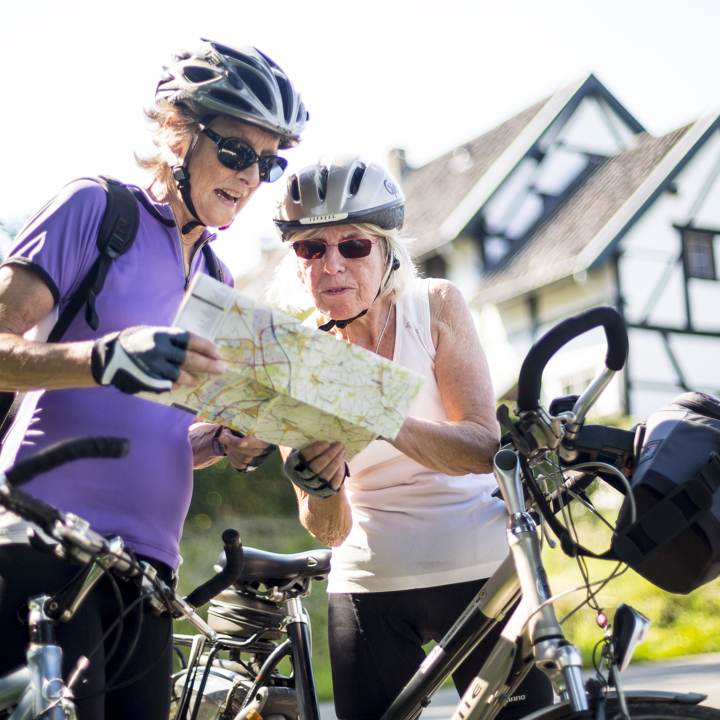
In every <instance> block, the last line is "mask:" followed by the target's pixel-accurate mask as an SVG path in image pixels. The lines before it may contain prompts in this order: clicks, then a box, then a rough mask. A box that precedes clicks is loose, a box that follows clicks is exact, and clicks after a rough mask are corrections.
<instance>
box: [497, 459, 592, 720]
mask: <svg viewBox="0 0 720 720" xmlns="http://www.w3.org/2000/svg"><path fill="white" fill-rule="evenodd" d="M494 466H495V476H496V478H497V480H498V484H499V485H500V489H501V490H502V493H503V497H504V498H505V503H506V504H507V506H508V512H509V514H510V517H509V519H508V526H507V536H508V543H509V544H510V552H511V553H512V557H513V560H514V561H515V570H516V572H517V574H518V579H519V581H520V588H521V591H522V596H523V601H522V603H521V607H522V606H523V605H524V606H525V607H526V608H527V610H528V613H529V615H528V619H527V621H526V622H525V623H524V625H527V629H528V634H529V637H530V641H531V644H532V646H533V648H534V654H535V664H536V665H537V666H538V667H539V668H540V669H541V670H542V671H543V672H544V673H545V674H546V675H547V676H548V677H549V678H550V681H551V682H552V684H553V688H554V689H555V692H556V693H557V694H558V695H559V696H560V697H561V699H563V700H569V701H570V703H571V706H572V709H573V711H575V712H580V711H583V710H587V709H588V702H587V697H586V695H585V688H584V684H583V679H582V672H581V668H582V657H581V655H580V651H579V650H578V649H577V648H576V647H575V646H574V645H572V644H571V643H569V642H568V641H567V640H565V636H564V634H563V631H562V628H561V627H560V623H559V622H558V619H557V616H556V614H555V609H554V608H553V606H552V605H543V603H545V602H546V601H547V600H549V599H550V597H551V593H550V585H549V583H548V579H547V574H546V572H545V568H544V566H543V563H542V558H541V555H540V536H539V534H538V530H537V525H536V524H535V521H534V520H533V519H532V517H530V515H529V514H528V513H526V512H525V501H524V496H523V489H522V481H521V479H520V466H519V463H518V458H517V455H515V453H513V452H511V451H510V450H501V451H500V452H498V453H497V454H496V455H495V463H494ZM516 614H517V615H518V616H519V613H516ZM507 630H508V628H506V631H507ZM518 634H520V633H518Z"/></svg>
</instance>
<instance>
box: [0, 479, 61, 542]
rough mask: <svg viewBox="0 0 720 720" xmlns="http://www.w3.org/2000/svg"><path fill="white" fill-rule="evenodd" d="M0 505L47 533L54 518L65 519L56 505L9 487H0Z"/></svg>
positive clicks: (53, 522) (53, 523)
mask: <svg viewBox="0 0 720 720" xmlns="http://www.w3.org/2000/svg"><path fill="white" fill-rule="evenodd" d="M0 505H3V506H4V507H6V508H7V509H8V510H10V512H13V513H15V514H16V515H18V516H19V517H21V518H23V519H24V520H29V521H30V522H33V523H35V524H36V525H37V526H39V527H41V528H42V529H43V530H45V531H46V532H47V533H50V532H51V530H52V527H53V525H55V521H56V520H60V521H63V520H64V519H65V516H64V515H63V513H62V512H60V510H58V509H57V508H56V507H53V506H52V505H48V504H47V503H45V502H43V501H42V500H38V499H37V498H35V497H33V496H32V495H28V494H27V493H25V492H23V491H22V490H16V489H15V488H11V487H4V488H2V489H0Z"/></svg>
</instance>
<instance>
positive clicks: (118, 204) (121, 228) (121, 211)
mask: <svg viewBox="0 0 720 720" xmlns="http://www.w3.org/2000/svg"><path fill="white" fill-rule="evenodd" d="M89 179H90V180H93V181H95V182H96V183H97V184H98V185H100V187H102V188H103V190H105V192H106V193H107V206H106V208H105V214H104V215H103V219H102V221H101V223H100V229H99V231H98V237H97V247H98V250H99V251H100V257H98V259H97V260H96V261H95V262H94V263H93V265H92V267H91V268H90V270H89V271H88V274H87V275H86V276H85V277H84V278H83V281H82V282H81V283H80V286H79V287H78V289H77V291H76V292H75V294H74V295H73V296H72V298H70V302H69V303H68V304H67V305H66V306H65V309H64V310H63V312H62V314H61V315H60V317H59V318H58V321H57V322H56V323H55V325H54V327H53V329H52V330H51V331H50V335H48V339H47V342H52V343H56V342H60V340H61V338H62V336H63V335H64V334H65V333H66V332H67V329H68V328H69V327H70V323H71V322H72V321H73V320H74V319H75V316H76V315H77V314H78V312H80V308H82V306H83V305H86V308H85V319H86V320H87V322H88V325H90V327H91V328H92V329H93V330H97V327H98V323H99V320H98V316H97V312H96V311H95V300H96V299H97V296H98V294H99V293H100V291H101V290H102V288H103V285H104V284H105V278H106V277H107V274H108V270H109V269H110V263H112V261H113V260H114V259H115V258H116V257H118V255H122V253H124V252H126V251H127V250H128V249H129V247H130V246H131V245H132V244H133V241H134V240H135V236H136V235H137V230H138V224H139V221H140V213H139V211H138V207H137V200H136V199H135V196H134V195H133V194H132V192H131V191H130V190H129V189H128V188H126V187H125V186H124V185H123V184H122V183H120V182H118V181H117V180H115V179H113V178H110V177H104V176H99V177H95V178H89ZM24 397H25V393H2V397H0V418H2V421H1V422H0V441H2V440H3V439H4V437H5V435H6V434H7V432H8V430H9V429H10V426H11V425H12V423H13V421H14V420H15V416H16V415H17V412H18V410H19V409H20V405H21V404H22V401H23V398H24Z"/></svg>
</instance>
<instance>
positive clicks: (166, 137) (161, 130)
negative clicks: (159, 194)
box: [135, 100, 210, 187]
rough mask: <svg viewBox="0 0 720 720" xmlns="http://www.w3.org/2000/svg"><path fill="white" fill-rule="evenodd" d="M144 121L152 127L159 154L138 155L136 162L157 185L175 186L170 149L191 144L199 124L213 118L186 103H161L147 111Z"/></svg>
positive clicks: (154, 142) (164, 101)
mask: <svg viewBox="0 0 720 720" xmlns="http://www.w3.org/2000/svg"><path fill="white" fill-rule="evenodd" d="M145 118H146V119H147V120H148V122H150V123H151V124H152V125H153V129H152V132H153V139H152V140H153V144H154V145H155V147H156V148H157V149H158V151H157V152H156V153H154V154H152V155H145V156H140V155H135V162H136V163H137V164H138V165H139V166H140V167H141V168H143V170H147V171H149V172H150V173H151V174H152V175H153V177H154V178H155V179H156V180H157V181H158V182H160V183H162V184H164V185H165V186H166V187H172V186H173V183H174V182H175V181H174V178H173V174H172V168H171V166H170V165H171V163H170V162H168V160H169V159H170V155H171V153H172V150H171V149H170V148H172V147H180V146H182V145H187V144H189V143H190V141H191V140H192V136H193V134H194V133H195V130H196V129H197V124H198V123H199V122H203V121H205V122H207V121H209V120H210V117H208V116H207V113H200V112H199V111H198V110H196V109H194V108H191V107H190V106H189V105H186V104H185V103H170V102H168V101H167V100H158V101H157V102H156V103H154V104H153V105H151V106H150V107H148V108H145ZM168 120H169V121H170V122H168Z"/></svg>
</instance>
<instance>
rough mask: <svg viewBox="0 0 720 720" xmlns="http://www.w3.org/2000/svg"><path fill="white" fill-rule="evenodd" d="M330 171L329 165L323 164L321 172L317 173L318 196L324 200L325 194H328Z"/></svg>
mask: <svg viewBox="0 0 720 720" xmlns="http://www.w3.org/2000/svg"><path fill="white" fill-rule="evenodd" d="M328 173H329V171H328V168H327V165H323V166H322V167H321V168H320V172H319V173H318V174H317V181H318V197H319V198H320V199H321V200H324V199H325V196H326V195H327V184H328Z"/></svg>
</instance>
